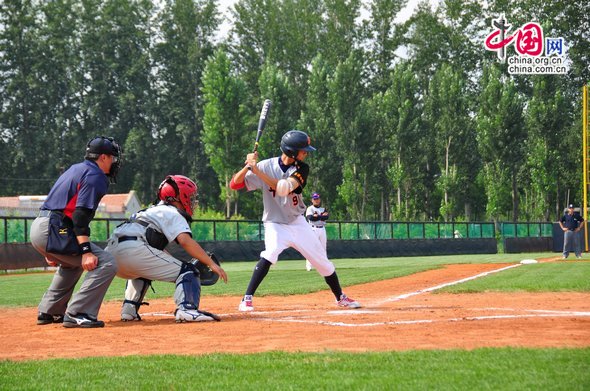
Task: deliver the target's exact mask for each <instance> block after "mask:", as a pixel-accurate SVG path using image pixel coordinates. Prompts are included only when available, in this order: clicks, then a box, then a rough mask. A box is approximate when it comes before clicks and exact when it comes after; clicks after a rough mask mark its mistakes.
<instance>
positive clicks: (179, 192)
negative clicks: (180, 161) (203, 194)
mask: <svg viewBox="0 0 590 391" xmlns="http://www.w3.org/2000/svg"><path fill="white" fill-rule="evenodd" d="M197 190H198V189H197V184H196V183H195V182H193V181H192V180H191V179H190V178H187V177H185V176H184V175H168V176H167V177H166V179H164V181H163V182H162V183H160V187H159V188H158V198H159V199H160V200H162V201H164V202H172V201H178V202H180V203H181V204H182V207H183V209H184V211H185V212H186V213H188V214H189V216H192V215H193V210H194V208H196V206H197Z"/></svg>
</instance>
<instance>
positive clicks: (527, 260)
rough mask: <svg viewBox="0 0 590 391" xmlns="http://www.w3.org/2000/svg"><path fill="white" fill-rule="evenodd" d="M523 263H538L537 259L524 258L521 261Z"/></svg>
mask: <svg viewBox="0 0 590 391" xmlns="http://www.w3.org/2000/svg"><path fill="white" fill-rule="evenodd" d="M520 263H522V264H523V265H530V264H531V263H538V262H537V260H536V259H523V260H522V261H520Z"/></svg>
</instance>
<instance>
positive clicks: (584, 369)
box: [0, 253, 590, 390]
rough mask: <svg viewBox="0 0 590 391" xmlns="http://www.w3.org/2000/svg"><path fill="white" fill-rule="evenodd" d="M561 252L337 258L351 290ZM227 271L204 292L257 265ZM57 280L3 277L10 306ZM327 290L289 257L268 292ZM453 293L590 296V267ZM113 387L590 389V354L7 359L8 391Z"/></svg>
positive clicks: (484, 282) (513, 275)
mask: <svg viewBox="0 0 590 391" xmlns="http://www.w3.org/2000/svg"><path fill="white" fill-rule="evenodd" d="M552 256H555V254H553V253H545V254H526V255H522V254H498V255H464V256H440V257H413V258H381V259H341V260H335V261H334V262H335V264H336V266H337V269H338V271H339V276H340V279H341V282H342V284H343V285H344V286H349V285H354V284H359V283H363V282H370V281H376V280H382V279H390V278H396V277H399V276H405V275H409V274H412V273H416V272H420V271H423V270H429V269H434V268H439V267H442V266H443V265H445V264H449V263H510V262H514V263H516V262H518V261H520V260H521V259H524V258H547V257H552ZM223 266H224V268H225V269H226V271H227V272H228V275H229V278H230V282H229V283H228V284H227V285H226V284H222V283H218V284H217V285H215V286H213V287H204V288H203V294H204V295H240V294H242V293H243V290H244V289H245V287H246V285H247V283H248V280H249V278H250V274H251V271H252V268H253V266H254V263H252V262H249V263H246V262H226V263H224V264H223ZM50 280H51V274H48V273H27V274H5V275H0V308H1V307H20V306H30V307H31V306H32V307H34V306H36V305H37V303H38V301H39V299H40V297H41V295H42V294H43V292H44V291H45V289H46V288H47V286H48V284H49V282H50ZM154 286H155V290H156V293H155V294H154V293H153V292H151V291H150V292H149V293H148V297H147V299H148V300H149V299H150V298H154V297H170V296H171V295H172V291H173V284H166V283H161V282H160V283H155V284H154ZM323 289H325V283H324V281H323V279H322V278H321V277H320V276H319V275H318V274H317V273H314V272H312V273H308V272H306V271H305V270H304V262H303V261H281V262H279V263H278V265H277V266H276V267H273V268H272V269H271V271H270V273H269V276H268V277H267V279H266V280H265V281H264V283H263V284H262V286H261V288H260V290H259V293H260V295H268V294H277V295H290V294H302V293H309V292H314V291H318V290H323ZM123 290H124V281H123V280H121V279H118V278H117V279H115V281H114V283H113V285H112V286H111V288H110V290H109V292H108V294H107V298H106V299H107V300H121V299H122V297H123ZM445 291H446V292H457V293H466V292H482V291H530V292H540V291H547V292H556V291H558V292H564V291H576V292H590V263H588V262H576V261H568V262H553V263H543V264H534V265H523V266H520V267H517V268H513V269H510V270H506V271H503V272H500V273H496V274H492V275H490V276H487V277H484V278H480V279H477V280H474V281H470V282H466V283H464V284H460V285H456V286H452V287H449V288H447V289H445ZM171 300H172V299H171ZM248 332H257V331H256V330H253V331H248ZM392 338H395V336H392ZM122 349H123V347H122ZM105 388H108V389H198V390H205V389H213V388H222V389H230V390H242V389H244V390H251V389H256V390H258V389H262V390H299V389H305V390H307V389H313V390H336V389H345V390H348V389H350V390H386V389H400V390H406V389H412V390H424V389H437V390H438V389H442V390H447V389H449V390H476V389H477V390H479V389H494V390H496V389H502V390H587V389H590V348H586V349H518V348H501V349H489V348H486V349H476V350H473V351H460V350H434V351H405V352H385V353H363V354H355V353H341V352H331V351H326V352H323V353H315V354H314V353H296V354H290V353H284V352H269V353H262V354H250V355H232V354H214V355H204V356H192V357H186V356H174V355H168V356H149V357H144V356H141V357H140V356H131V357H117V358H85V359H78V360H65V359H52V360H46V361H27V362H11V361H0V390H21V389H22V390H34V389H51V390H53V389H86V390H87V389H93V390H94V389H105Z"/></svg>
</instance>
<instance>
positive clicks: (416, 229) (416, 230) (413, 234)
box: [408, 223, 424, 239]
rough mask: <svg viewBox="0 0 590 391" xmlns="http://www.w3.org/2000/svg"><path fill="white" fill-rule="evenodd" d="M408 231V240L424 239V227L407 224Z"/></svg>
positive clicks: (417, 224)
mask: <svg viewBox="0 0 590 391" xmlns="http://www.w3.org/2000/svg"><path fill="white" fill-rule="evenodd" d="M408 226H409V229H410V239H423V238H424V225H423V224H419V223H408Z"/></svg>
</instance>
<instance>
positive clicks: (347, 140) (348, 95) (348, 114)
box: [329, 51, 376, 219]
mask: <svg viewBox="0 0 590 391" xmlns="http://www.w3.org/2000/svg"><path fill="white" fill-rule="evenodd" d="M361 57H362V54H361V53H360V52H359V51H355V52H352V53H351V54H350V56H349V57H348V59H347V60H346V61H345V62H343V63H342V64H340V65H339V66H338V67H337V68H336V71H335V73H334V78H333V80H331V82H330V86H329V88H330V101H331V104H332V105H333V108H334V124H335V130H336V137H337V139H336V148H337V151H338V155H339V157H340V159H341V160H340V161H341V162H342V170H343V177H342V183H341V184H340V186H339V194H340V199H341V200H342V202H343V204H342V205H337V208H340V209H341V210H346V211H347V214H348V216H350V217H352V218H354V219H362V218H364V217H365V214H364V213H365V208H366V206H367V203H368V202H369V199H368V197H369V194H368V190H369V184H370V182H369V179H370V173H371V172H372V168H373V167H372V164H373V162H372V161H370V160H368V159H365V158H364V156H367V155H368V156H371V153H372V148H373V146H374V145H375V141H376V140H375V139H374V133H373V131H372V130H373V129H372V128H367V127H366V126H367V119H368V118H369V115H367V110H369V107H368V106H369V105H368V102H367V98H366V97H365V91H366V90H365V88H364V86H363V84H362V80H363V77H362V75H363V61H362V58H361Z"/></svg>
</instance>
